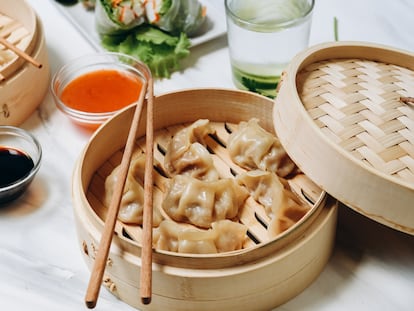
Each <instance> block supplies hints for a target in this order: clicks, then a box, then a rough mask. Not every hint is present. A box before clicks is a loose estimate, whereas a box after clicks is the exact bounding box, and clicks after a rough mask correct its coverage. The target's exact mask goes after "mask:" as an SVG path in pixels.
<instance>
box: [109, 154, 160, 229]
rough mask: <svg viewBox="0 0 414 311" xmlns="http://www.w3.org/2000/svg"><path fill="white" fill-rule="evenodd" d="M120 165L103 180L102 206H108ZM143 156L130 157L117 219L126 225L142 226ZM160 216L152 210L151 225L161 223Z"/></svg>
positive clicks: (155, 210)
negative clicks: (103, 194)
mask: <svg viewBox="0 0 414 311" xmlns="http://www.w3.org/2000/svg"><path fill="white" fill-rule="evenodd" d="M119 170H120V165H119V166H117V167H115V168H114V169H113V170H112V172H111V174H110V175H108V177H107V178H106V180H105V196H104V205H105V206H109V205H110V202H111V199H112V196H113V193H114V188H115V185H116V184H117V183H118V175H119ZM144 170H145V155H144V154H139V155H138V156H135V157H132V159H131V163H130V167H129V171H128V174H127V178H126V180H125V186H124V192H123V194H122V198H121V203H120V206H119V213H118V219H119V220H120V221H122V222H123V223H126V224H134V225H142V219H143V210H144V188H143V187H144V174H145V173H144V172H145V171H144ZM161 218H162V216H161V214H160V213H159V211H158V209H157V208H154V209H153V223H154V225H157V224H159V223H160V222H161Z"/></svg>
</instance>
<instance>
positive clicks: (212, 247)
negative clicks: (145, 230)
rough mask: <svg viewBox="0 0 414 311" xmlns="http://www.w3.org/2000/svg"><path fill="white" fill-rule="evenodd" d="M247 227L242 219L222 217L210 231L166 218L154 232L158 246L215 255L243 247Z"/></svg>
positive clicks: (181, 251) (213, 224) (155, 244)
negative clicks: (239, 220) (240, 220)
mask: <svg viewBox="0 0 414 311" xmlns="http://www.w3.org/2000/svg"><path fill="white" fill-rule="evenodd" d="M246 232H247V227H246V226H245V225H243V224H240V223H238V222H233V221H230V220H220V221H217V222H214V223H212V228H211V229H208V230H203V229H198V228H194V227H190V226H188V225H186V224H180V223H176V222H174V221H171V220H163V221H162V222H161V224H160V226H159V227H158V228H155V229H154V231H153V246H154V248H156V249H160V250H166V251H171V252H178V253H191V254H214V253H222V252H229V251H234V250H238V249H241V248H242V247H243V244H244V241H245V239H246Z"/></svg>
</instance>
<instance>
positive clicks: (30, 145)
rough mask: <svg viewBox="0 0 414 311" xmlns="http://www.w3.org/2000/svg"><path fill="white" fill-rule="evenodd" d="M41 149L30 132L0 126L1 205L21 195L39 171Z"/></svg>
mask: <svg viewBox="0 0 414 311" xmlns="http://www.w3.org/2000/svg"><path fill="white" fill-rule="evenodd" d="M41 159H42V148H41V146H40V143H39V142H38V140H37V139H36V138H35V137H34V136H33V135H32V134H30V133H29V132H27V131H25V130H23V129H21V128H18V127H14V126H0V205H2V204H6V203H9V202H11V201H13V200H15V199H17V198H18V197H19V196H20V195H22V194H23V193H24V192H25V190H26V189H27V187H28V186H29V185H30V183H31V182H32V180H33V178H34V176H35V175H36V173H37V171H38V170H39V167H40V162H41Z"/></svg>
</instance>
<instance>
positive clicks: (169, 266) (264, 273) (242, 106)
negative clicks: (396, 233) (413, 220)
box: [73, 89, 337, 310]
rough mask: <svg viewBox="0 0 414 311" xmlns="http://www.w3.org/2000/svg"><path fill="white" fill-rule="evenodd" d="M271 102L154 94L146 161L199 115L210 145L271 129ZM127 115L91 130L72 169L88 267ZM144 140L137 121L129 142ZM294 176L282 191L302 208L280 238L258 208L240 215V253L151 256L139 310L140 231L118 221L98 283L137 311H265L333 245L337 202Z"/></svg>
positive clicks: (302, 282)
mask: <svg viewBox="0 0 414 311" xmlns="http://www.w3.org/2000/svg"><path fill="white" fill-rule="evenodd" d="M273 106H274V105H273V101H272V100H270V99H268V98H265V97H263V96H260V95H257V94H253V93H250V92H244V91H231V90H222V89H191V90H183V91H180V92H173V93H168V94H164V95H161V96H158V97H156V98H155V99H154V122H155V124H154V128H155V130H156V131H155V135H154V136H155V146H156V148H155V153H154V156H155V160H156V161H155V163H163V160H162V157H163V154H162V152H161V151H160V150H165V147H166V146H165V141H166V137H169V135H171V134H168V133H169V130H171V129H174V128H177V127H181V126H183V125H185V124H189V123H191V122H194V121H196V120H198V119H201V118H204V119H209V120H210V121H212V122H214V123H215V124H216V125H217V126H218V127H217V129H218V130H217V133H218V135H219V141H223V142H225V141H226V139H225V137H226V135H228V134H226V130H225V124H229V123H230V124H237V123H239V122H240V121H247V120H249V119H251V118H258V119H259V120H260V124H261V126H262V127H264V128H265V129H266V130H268V131H270V132H273V119H272V109H273ZM133 112H134V109H133V107H129V108H126V109H125V110H124V111H122V112H120V113H119V114H117V115H116V116H115V117H113V118H112V119H110V120H109V121H108V122H107V123H105V124H104V125H103V126H102V127H100V129H98V131H97V132H95V134H94V135H93V136H92V138H91V140H90V142H89V143H88V144H87V146H86V147H85V149H84V152H83V153H82V155H81V156H80V158H79V161H78V163H77V165H76V168H75V171H74V175H73V202H74V211H75V220H76V224H77V232H78V238H79V244H80V245H81V249H82V255H83V257H84V259H85V261H86V263H87V264H88V266H89V267H90V268H91V267H92V265H93V262H94V259H95V256H96V251H97V248H98V247H99V242H100V238H101V234H102V232H103V226H104V222H103V219H105V214H106V208H105V207H104V206H103V203H102V198H103V191H104V190H103V189H104V181H105V178H106V176H108V175H109V174H110V172H111V171H112V169H113V168H114V166H116V165H117V164H119V161H120V159H121V157H122V148H123V147H124V146H125V141H126V138H127V135H128V131H129V124H130V123H131V120H132V116H133ZM143 115H145V112H143ZM220 126H221V129H220ZM144 135H145V124H144V122H142V124H140V128H139V130H138V137H140V139H138V141H137V146H140V145H141V144H142V141H141V138H143V136H144ZM108 142H110V143H108ZM209 149H210V150H212V151H213V153H214V154H213V156H214V157H215V159H216V160H217V162H220V161H221V160H223V161H226V159H225V156H223V155H222V153H223V152H224V151H223V149H224V147H223V146H222V145H221V144H217V143H214V142H213V143H212V144H211V145H209ZM139 152H141V151H139ZM216 157H217V158H216ZM219 158H220V159H219ZM216 160H215V163H216ZM226 163H229V161H227V162H226ZM157 165H159V164H157ZM220 169H221V172H226V173H230V171H231V170H232V169H235V168H234V167H232V166H231V165H229V166H226V165H221V166H220ZM154 175H155V176H154V181H155V183H156V187H155V188H158V184H157V183H158V182H162V176H159V172H158V171H157V170H155V171H154ZM298 176H299V177H298V178H297V179H296V178H294V179H293V180H291V181H290V183H291V187H292V188H293V189H294V190H295V192H296V193H297V194H298V195H299V196H301V197H302V199H303V200H304V201H305V200H307V201H308V202H309V204H310V207H311V208H310V211H309V212H308V213H307V214H306V216H304V217H303V218H302V219H301V220H300V221H299V222H298V223H297V224H296V225H294V226H293V227H291V228H290V229H288V230H287V231H286V232H284V233H282V234H280V235H279V236H277V237H273V238H269V237H268V236H267V235H266V229H265V226H266V224H263V223H262V222H261V221H259V220H258V219H259V218H260V216H258V214H260V210H259V209H258V210H256V209H255V208H254V209H253V210H250V212H248V215H247V216H246V218H245V217H244V216H243V215H242V216H241V221H242V222H243V223H245V224H246V225H247V226H248V231H249V233H251V235H252V236H254V237H255V239H254V240H258V241H256V242H253V241H247V243H248V244H249V247H247V248H244V249H242V250H238V251H233V252H226V253H221V254H205V255H200V254H197V255H195V254H179V253H175V252H167V251H162V250H154V253H153V282H152V284H153V293H152V302H151V304H149V305H143V304H142V303H141V300H140V296H139V290H140V289H139V284H140V282H139V279H140V267H141V258H140V255H141V244H140V230H141V229H140V227H138V226H131V225H125V224H123V223H121V222H117V224H116V234H115V236H114V239H113V242H112V247H111V249H110V253H109V257H108V261H107V265H106V269H105V274H104V285H105V286H106V287H107V288H108V289H109V291H110V292H111V293H113V294H114V295H116V296H117V297H119V298H120V299H122V300H124V301H125V302H127V303H129V304H130V305H132V306H134V307H136V308H138V309H140V310H167V309H168V310H269V309H271V308H273V307H276V306H278V305H280V304H282V303H284V302H286V301H287V300H289V299H291V298H292V297H294V296H295V295H297V294H298V293H300V292H301V291H302V290H303V289H304V288H306V287H307V286H308V285H309V284H310V283H311V282H312V281H313V280H314V279H315V278H317V277H318V275H319V274H320V272H321V271H322V270H323V268H324V266H325V265H326V263H327V261H328V260H329V257H330V254H331V251H332V249H333V244H334V236H335V228H336V214H337V207H336V201H335V200H332V198H330V197H327V196H326V193H325V192H324V191H323V190H322V189H321V188H319V187H317V186H316V185H315V184H314V183H313V182H312V181H311V180H310V179H309V178H308V177H307V176H306V175H303V174H301V175H298ZM159 180H161V181H159ZM160 188H162V187H160ZM159 201H160V195H159V193H158V190H157V192H155V193H154V208H158V207H159V206H158V205H157V202H159ZM245 208H246V207H245ZM246 211H249V209H247V210H246ZM262 221H263V219H262Z"/></svg>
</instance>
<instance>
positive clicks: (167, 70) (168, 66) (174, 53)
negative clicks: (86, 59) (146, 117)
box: [101, 25, 191, 78]
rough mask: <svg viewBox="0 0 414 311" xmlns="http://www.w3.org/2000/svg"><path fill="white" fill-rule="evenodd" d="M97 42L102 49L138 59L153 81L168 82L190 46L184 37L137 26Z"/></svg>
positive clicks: (157, 29) (104, 37) (150, 27)
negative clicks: (124, 32) (99, 42)
mask: <svg viewBox="0 0 414 311" xmlns="http://www.w3.org/2000/svg"><path fill="white" fill-rule="evenodd" d="M101 39H102V46H103V47H104V48H105V49H107V50H108V51H112V52H120V53H124V54H128V55H131V56H134V57H136V58H138V59H139V60H141V61H142V62H144V63H145V64H146V65H147V66H148V67H149V68H150V70H151V72H152V74H153V76H154V77H157V78H169V77H170V76H171V73H172V72H174V71H176V70H179V69H180V60H181V59H183V58H185V57H186V56H188V55H189V53H190V50H189V48H190V46H191V42H190V40H189V39H188V37H187V35H186V34H185V33H181V34H180V35H178V36H173V35H170V34H168V33H166V32H164V31H162V30H160V29H159V28H156V27H154V26H151V25H141V26H140V27H137V28H136V29H134V30H132V31H130V32H128V33H127V34H119V35H103V36H102V37H101Z"/></svg>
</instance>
